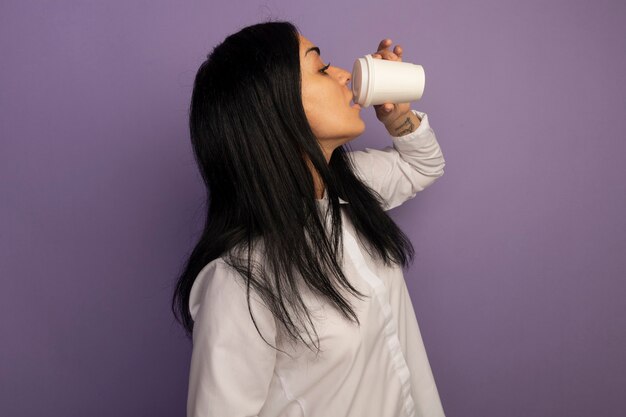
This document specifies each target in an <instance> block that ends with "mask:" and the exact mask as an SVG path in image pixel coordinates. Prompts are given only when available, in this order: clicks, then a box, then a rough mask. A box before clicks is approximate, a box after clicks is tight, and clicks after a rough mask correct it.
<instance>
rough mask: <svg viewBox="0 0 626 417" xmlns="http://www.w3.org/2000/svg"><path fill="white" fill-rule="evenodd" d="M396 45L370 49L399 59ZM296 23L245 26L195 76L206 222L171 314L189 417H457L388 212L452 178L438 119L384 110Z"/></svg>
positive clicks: (405, 251)
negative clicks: (179, 334)
mask: <svg viewBox="0 0 626 417" xmlns="http://www.w3.org/2000/svg"><path fill="white" fill-rule="evenodd" d="M390 46H391V40H389V39H386V40H383V41H382V42H381V43H380V45H379V46H378V50H377V52H376V53H375V54H374V55H373V56H374V57H375V58H377V59H389V60H398V61H399V60H401V58H402V48H401V47H400V46H398V45H396V47H395V48H394V49H393V51H391V50H389V48H390ZM350 75H351V74H350V73H349V72H348V71H346V70H344V69H342V68H339V67H336V66H331V65H330V63H328V64H326V63H325V61H324V60H323V59H322V53H321V51H320V50H319V48H317V47H316V46H315V45H314V44H313V43H312V42H311V41H310V40H308V39H307V38H305V37H304V36H302V35H301V34H300V33H299V31H298V30H297V28H296V27H295V26H294V25H293V24H292V23H289V22H282V21H281V22H275V21H274V22H265V23H260V24H256V25H253V26H249V27H246V28H243V29H242V30H240V31H239V32H237V33H235V34H232V35H230V36H228V37H227V38H226V39H225V40H224V41H223V42H222V43H220V44H219V45H217V46H216V47H215V48H214V49H213V51H212V52H211V53H210V54H209V56H208V58H207V60H206V61H205V62H204V63H202V65H201V66H200V68H199V70H198V73H197V75H196V78H195V83H194V88H193V94H192V99H191V107H190V133H191V139H192V143H193V150H194V155H195V158H196V161H197V163H198V166H199V169H200V172H201V174H202V177H203V179H204V181H205V184H206V187H207V200H208V202H209V203H208V208H207V214H206V223H205V227H204V230H203V233H202V235H201V236H200V238H199V241H198V243H197V245H196V247H195V248H194V250H193V252H192V253H191V255H190V257H189V259H188V261H187V263H186V266H185V268H184V271H183V272H182V274H181V276H180V278H179V281H178V285H177V287H176V291H175V294H174V299H173V303H172V307H173V309H174V312H175V314H176V315H177V319H179V321H180V322H181V323H182V325H183V326H184V327H185V329H186V330H187V331H188V334H189V335H190V336H191V337H192V340H193V351H192V355H191V368H190V377H189V394H188V402H187V416H189V417H192V416H193V417H201V416H203V417H208V416H216V417H218V416H219V417H244V416H272V417H296V416H315V417H349V416H355V417H357V416H358V417H399V416H403V417H413V416H427V417H439V416H443V415H444V412H443V408H442V405H441V402H440V399H439V395H438V391H437V387H436V385H435V380H434V377H433V374H432V372H431V368H430V365H429V362H428V358H427V355H426V351H425V348H424V343H423V341H422V338H421V335H420V330H419V326H418V323H417V320H416V318H415V313H414V310H413V306H412V303H411V299H410V297H409V293H408V291H407V287H406V283H405V281H404V276H403V272H402V268H403V267H407V266H408V265H409V263H410V262H411V261H412V259H413V256H414V250H413V247H412V245H411V242H410V240H409V239H408V238H407V236H406V235H405V234H404V233H403V232H402V231H401V230H400V229H399V228H398V227H397V226H396V224H395V223H394V222H393V220H392V219H391V218H390V217H389V216H388V214H387V213H386V211H387V210H389V209H391V208H394V207H396V206H399V205H400V204H402V203H403V202H405V201H407V200H409V199H411V198H413V197H415V195H416V193H417V192H419V191H421V190H423V189H424V188H426V187H428V186H429V185H430V184H432V183H433V182H434V181H435V180H436V179H437V178H438V177H440V176H441V175H443V168H444V164H445V161H444V158H443V155H442V152H441V149H440V147H439V144H438V143H437V140H436V137H435V134H434V132H433V130H432V129H431V128H430V126H429V124H428V118H427V115H426V114H425V113H423V112H419V111H415V110H411V109H410V106H409V103H401V104H392V103H386V104H383V105H377V106H374V108H375V111H376V116H377V118H378V120H380V121H381V122H382V123H383V124H384V126H385V128H386V129H387V131H388V132H389V136H388V137H387V138H384V139H385V141H387V142H389V143H390V145H389V146H387V147H385V148H384V149H380V150H379V149H370V148H366V149H365V150H364V151H347V150H346V145H347V144H348V142H350V141H352V140H353V139H355V138H356V137H357V136H359V135H360V134H362V133H363V131H364V130H365V124H364V122H363V120H362V119H361V117H360V112H361V109H360V108H359V106H358V105H352V104H351V103H350V102H351V99H352V93H351V89H350V87H349V86H348V84H349V81H350Z"/></svg>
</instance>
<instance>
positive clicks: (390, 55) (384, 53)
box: [372, 51, 398, 61]
mask: <svg viewBox="0 0 626 417" xmlns="http://www.w3.org/2000/svg"><path fill="white" fill-rule="evenodd" d="M374 55H378V56H380V57H381V58H383V59H388V60H390V61H397V60H398V55H396V54H394V53H393V52H389V51H378V52H377V53H375V54H373V55H372V56H374Z"/></svg>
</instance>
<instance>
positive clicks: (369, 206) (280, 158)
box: [172, 21, 414, 351]
mask: <svg viewBox="0 0 626 417" xmlns="http://www.w3.org/2000/svg"><path fill="white" fill-rule="evenodd" d="M298 35H299V30H298V29H297V27H296V26H295V25H294V24H293V23H291V22H286V21H267V22H264V23H258V24H255V25H251V26H247V27H245V28H243V29H241V30H240V31H239V32H237V33H234V34H232V35H230V36H228V37H227V38H226V39H225V40H224V41H223V42H221V43H220V44H218V45H217V46H215V47H214V48H213V50H212V52H211V53H210V54H209V55H208V56H207V59H206V60H205V61H204V62H203V63H202V64H201V65H200V68H199V69H198V72H197V74H196V77H195V81H194V86H193V92H192V97H191V105H190V110H189V129H190V135H191V141H192V145H193V152H194V157H195V159H196V162H197V164H198V167H199V170H200V173H201V175H202V178H203V180H204V183H205V184H206V189H207V202H208V209H207V211H206V219H205V225H204V230H203V232H202V234H201V236H200V238H199V241H198V242H197V244H196V246H195V248H194V249H193V251H192V252H191V255H190V256H189V258H188V260H187V262H186V264H185V266H184V268H183V271H182V273H181V275H180V277H179V278H178V282H177V285H176V289H175V291H174V296H173V299H172V310H173V311H174V315H175V317H176V319H177V320H178V321H179V322H180V323H181V324H182V325H183V327H184V328H185V330H186V333H187V336H189V337H191V335H192V332H193V320H192V318H191V315H190V313H189V310H188V303H189V295H190V291H191V287H192V285H193V283H194V280H195V279H196V276H197V275H198V273H199V272H200V270H201V269H202V268H203V267H205V266H206V265H207V264H208V263H209V262H211V261H213V260H214V259H216V258H218V257H222V259H223V260H224V261H225V262H226V263H227V264H228V265H230V266H231V267H233V268H234V269H235V270H237V272H239V275H241V277H242V278H243V279H244V280H245V283H246V288H247V294H248V303H249V302H250V301H249V297H250V289H251V288H252V289H253V291H255V292H257V294H258V295H259V296H260V297H261V298H262V300H263V301H264V303H265V304H266V305H267V307H268V308H269V309H270V310H271V311H272V313H273V314H274V317H275V318H276V319H277V321H279V322H280V323H282V325H283V327H284V329H285V330H286V331H287V334H288V335H289V336H290V339H293V340H297V339H299V340H301V341H302V342H304V343H305V344H307V346H308V343H307V342H306V341H305V340H304V339H303V338H302V334H301V331H300V329H301V327H300V326H298V323H304V318H306V320H307V322H308V324H309V325H312V324H313V323H312V321H311V319H310V315H309V312H308V310H307V308H306V306H305V304H304V302H303V299H302V297H301V293H300V291H298V286H299V285H306V287H307V288H308V289H310V290H311V291H313V292H314V293H315V294H318V295H321V296H322V297H323V298H325V299H326V300H328V301H329V302H330V303H331V304H332V305H334V306H335V307H336V308H337V309H338V310H339V311H340V312H341V314H342V315H343V316H344V317H346V318H347V319H348V320H350V321H356V322H357V323H359V324H360V322H359V320H358V317H357V315H356V314H355V312H354V310H353V308H352V306H351V304H350V303H349V301H348V300H347V299H346V298H344V296H342V294H341V293H340V291H341V289H342V288H343V289H346V290H348V291H349V292H350V293H352V294H354V295H355V296H357V297H359V298H361V297H363V296H364V294H361V293H360V292H359V291H358V290H357V289H356V288H354V287H353V286H352V285H350V282H349V281H348V279H347V278H346V276H345V275H344V273H343V271H342V269H341V262H342V260H341V258H342V249H341V248H342V244H343V242H342V239H341V230H342V221H341V214H340V205H339V204H340V203H339V200H338V198H339V197H340V198H342V199H344V200H346V201H348V203H349V204H345V205H343V206H342V207H343V208H344V210H345V215H346V216H347V217H348V218H349V219H350V220H351V221H352V223H353V225H354V228H355V230H356V232H357V234H358V238H359V239H360V240H361V242H365V246H366V248H367V249H366V250H367V251H368V252H370V255H371V256H376V257H378V258H379V259H382V260H383V262H384V263H385V265H388V266H389V265H390V264H391V263H394V264H396V265H398V264H401V265H403V266H404V267H406V266H408V264H409V263H410V262H412V260H413V256H414V250H413V246H412V244H411V242H410V240H409V239H408V237H407V236H406V235H405V234H404V233H403V232H402V231H401V230H400V229H399V228H398V226H397V225H396V224H395V223H394V222H393V220H392V219H391V218H390V217H389V216H388V215H387V213H386V212H385V211H384V210H383V208H382V203H383V201H382V198H381V197H380V195H378V193H376V192H375V191H373V190H372V189H370V188H369V187H368V186H367V185H366V184H365V183H363V182H362V181H361V180H360V179H359V178H358V177H357V176H356V175H355V173H354V167H353V165H352V162H351V160H350V159H349V156H348V155H347V151H346V149H345V148H344V147H345V146H346V145H347V144H346V145H343V146H340V147H338V148H336V149H335V151H334V152H333V154H332V156H331V158H330V161H329V162H328V163H327V162H326V158H325V157H324V154H323V152H322V149H321V147H320V145H319V143H318V141H317V139H316V137H315V135H314V134H313V131H312V130H311V127H310V125H309V124H308V121H307V118H306V115H305V112H304V108H303V105H302V100H301V78H300V55H299V37H298ZM307 157H308V159H309V160H310V163H311V165H312V166H313V167H314V168H315V169H316V170H317V172H318V173H319V176H320V178H321V180H322V181H323V183H324V185H325V188H326V195H327V196H328V210H329V211H328V213H329V214H328V215H329V217H328V219H329V220H328V224H329V225H330V230H328V229H327V228H326V227H325V224H326V218H324V217H323V215H324V214H323V213H322V212H321V210H320V209H319V208H318V205H317V203H316V200H315V189H314V183H313V177H312V175H311V170H310V168H309V166H308V164H307V161H306V159H307ZM261 248H262V251H263V254H262V257H261V258H260V259H262V260H263V261H262V262H260V263H259V262H256V264H255V263H254V262H252V258H253V256H252V255H251V254H252V253H255V251H257V252H256V253H258V251H259V250H261ZM289 310H291V311H292V312H293V313H291V314H290V312H289ZM292 314H293V315H295V317H296V319H297V320H295V321H294V320H293V317H292ZM252 320H253V322H254V324H255V326H256V321H255V320H254V317H252ZM313 327H314V326H313ZM305 328H306V333H307V334H308V338H309V340H311V341H313V339H312V338H311V335H310V332H309V330H308V326H307V325H306V324H305ZM257 330H258V327H257ZM313 331H314V332H315V329H314V328H313ZM259 334H260V332H259ZM315 334H316V335H317V332H315ZM261 337H263V336H262V335H261ZM263 340H265V338H263ZM266 343H267V341H266ZM313 343H314V344H315V346H316V347H317V349H318V351H319V338H318V339H317V343H315V342H313Z"/></svg>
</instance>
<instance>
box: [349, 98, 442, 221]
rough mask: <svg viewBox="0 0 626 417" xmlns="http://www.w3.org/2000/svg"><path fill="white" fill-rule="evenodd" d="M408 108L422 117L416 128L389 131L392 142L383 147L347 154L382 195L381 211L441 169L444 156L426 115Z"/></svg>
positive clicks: (432, 178)
mask: <svg viewBox="0 0 626 417" xmlns="http://www.w3.org/2000/svg"><path fill="white" fill-rule="evenodd" d="M411 111H412V112H413V113H414V114H415V115H416V116H417V117H418V118H419V119H421V122H420V125H419V126H418V127H417V129H416V130H415V131H413V132H410V133H407V134H405V135H402V136H392V135H391V134H390V135H389V137H390V138H391V141H392V145H391V146H387V147H385V148H383V149H372V148H365V150H362V151H352V152H349V153H348V155H350V157H351V158H352V161H353V163H354V165H355V169H356V174H357V176H359V178H361V180H362V181H363V182H364V183H366V184H367V185H368V186H369V187H370V188H372V189H373V190H375V191H377V192H378V193H379V194H380V195H381V197H382V198H383V201H384V204H383V209H384V210H390V209H392V208H394V207H397V206H399V205H401V204H402V203H404V202H405V201H407V200H409V199H411V198H413V197H415V195H416V194H417V193H418V192H419V191H422V190H424V189H425V188H426V187H428V186H429V185H431V184H432V183H433V182H435V180H436V179H437V178H439V177H441V176H442V175H443V172H444V171H443V168H444V166H445V159H444V157H443V153H442V151H441V147H440V146H439V143H438V142H437V138H436V136H435V132H434V131H433V129H432V128H431V127H430V124H429V121H428V115H427V114H426V113H424V112H420V111H417V110H411Z"/></svg>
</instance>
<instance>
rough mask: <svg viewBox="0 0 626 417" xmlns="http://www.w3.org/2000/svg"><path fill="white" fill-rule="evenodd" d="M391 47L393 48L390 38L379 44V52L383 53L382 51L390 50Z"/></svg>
mask: <svg viewBox="0 0 626 417" xmlns="http://www.w3.org/2000/svg"><path fill="white" fill-rule="evenodd" d="M389 46H391V39H389V38H386V39H383V40H382V41H380V43H379V44H378V51H382V50H384V49H386V48H388V47H389Z"/></svg>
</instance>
